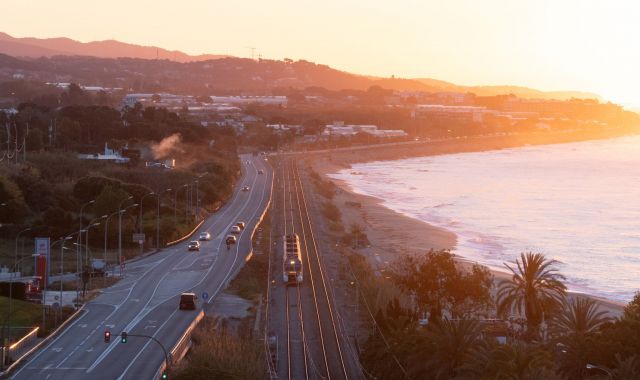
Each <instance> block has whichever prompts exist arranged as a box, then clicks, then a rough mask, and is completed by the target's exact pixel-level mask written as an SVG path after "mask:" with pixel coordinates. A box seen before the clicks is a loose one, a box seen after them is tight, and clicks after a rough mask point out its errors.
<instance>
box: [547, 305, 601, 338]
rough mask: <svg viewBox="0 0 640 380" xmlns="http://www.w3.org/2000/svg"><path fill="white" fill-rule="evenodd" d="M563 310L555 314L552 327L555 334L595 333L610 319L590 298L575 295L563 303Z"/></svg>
mask: <svg viewBox="0 0 640 380" xmlns="http://www.w3.org/2000/svg"><path fill="white" fill-rule="evenodd" d="M563 309H564V311H563V312H562V313H560V314H558V315H557V316H556V318H555V319H554V321H553V327H554V329H555V332H556V334H557V335H560V334H562V335H565V336H571V335H583V336H584V335H588V334H593V333H596V332H598V331H599V330H600V327H602V325H604V324H605V323H607V322H609V321H610V320H611V318H610V317H608V316H607V314H608V313H607V312H606V311H601V310H599V306H598V304H596V303H595V302H594V301H593V300H592V299H590V298H583V297H576V298H574V299H573V300H571V302H568V303H566V304H565V307H564V308H563Z"/></svg>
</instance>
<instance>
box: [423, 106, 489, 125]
mask: <svg viewBox="0 0 640 380" xmlns="http://www.w3.org/2000/svg"><path fill="white" fill-rule="evenodd" d="M486 111H487V108H486V107H477V106H445V105H442V104H419V105H417V106H416V108H415V110H414V111H413V113H412V116H413V118H416V117H431V118H435V119H448V120H459V121H467V122H475V123H481V122H482V117H483V115H484V113H485V112H486Z"/></svg>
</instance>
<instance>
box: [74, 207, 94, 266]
mask: <svg viewBox="0 0 640 380" xmlns="http://www.w3.org/2000/svg"><path fill="white" fill-rule="evenodd" d="M94 203H96V200H95V199H92V200H90V201H89V202H87V203H85V204H83V205H82V206H80V227H79V228H78V244H79V243H82V233H81V232H79V231H80V230H82V213H83V211H84V208H85V207H86V206H89V205H92V204H94ZM78 257H82V251H78ZM76 271H77V272H80V261H79V260H78V261H77V262H76Z"/></svg>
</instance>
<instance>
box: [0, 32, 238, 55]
mask: <svg viewBox="0 0 640 380" xmlns="http://www.w3.org/2000/svg"><path fill="white" fill-rule="evenodd" d="M0 53H4V54H8V55H12V56H14V57H30V58H40V57H52V56H55V55H84V56H92V57H100V58H119V57H129V58H142V59H156V58H159V59H171V60H172V61H177V62H192V61H206V60H210V59H218V58H222V57H226V56H225V55H214V54H201V55H189V54H186V53H183V52H181V51H177V50H166V49H163V48H159V47H156V46H141V45H134V44H128V43H125V42H120V41H116V40H106V41H92V42H86V43H85V42H79V41H76V40H72V39H70V38H64V37H61V38H32V37H24V38H15V37H12V36H10V35H8V34H6V33H2V32H0Z"/></svg>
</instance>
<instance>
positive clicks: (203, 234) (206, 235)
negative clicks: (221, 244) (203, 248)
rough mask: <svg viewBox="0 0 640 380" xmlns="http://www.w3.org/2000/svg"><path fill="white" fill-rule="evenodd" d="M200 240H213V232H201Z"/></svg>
mask: <svg viewBox="0 0 640 380" xmlns="http://www.w3.org/2000/svg"><path fill="white" fill-rule="evenodd" d="M198 240H202V241H209V240H211V234H210V233H208V232H201V233H200V237H198Z"/></svg>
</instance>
